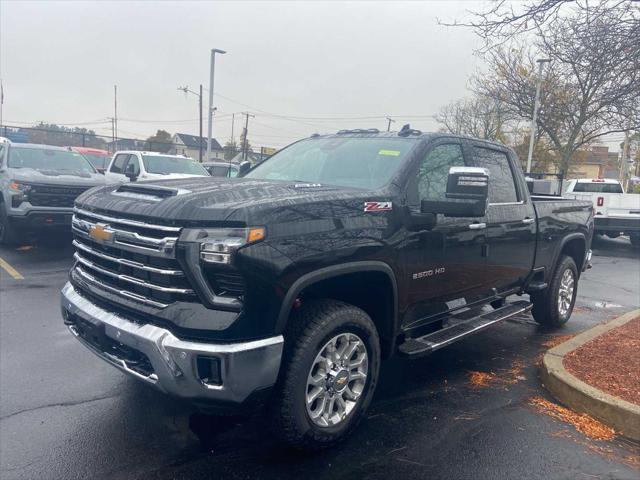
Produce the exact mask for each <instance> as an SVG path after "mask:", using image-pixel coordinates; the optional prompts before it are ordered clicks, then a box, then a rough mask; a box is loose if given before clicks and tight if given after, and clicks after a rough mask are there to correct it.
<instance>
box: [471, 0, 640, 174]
mask: <svg viewBox="0 0 640 480" xmlns="http://www.w3.org/2000/svg"><path fill="white" fill-rule="evenodd" d="M618 13H619V12H617V11H613V10H610V9H605V10H598V9H597V7H594V9H593V10H592V17H591V19H590V21H589V22H584V21H583V19H582V18H579V17H557V18H555V19H553V20H550V21H549V22H548V23H547V25H546V27H545V28H544V30H543V31H542V32H541V33H542V34H541V35H540V37H539V39H538V40H537V42H536V43H535V45H534V46H532V47H524V46H522V45H520V46H517V47H514V48H509V49H507V48H505V47H496V48H494V49H492V50H490V51H489V52H487V54H486V57H485V58H486V60H487V64H488V66H489V71H488V72H486V73H483V74H478V75H476V76H475V77H474V78H473V79H472V88H473V89H474V91H475V92H476V93H478V94H480V95H483V96H485V97H487V98H490V99H493V100H495V101H499V102H500V103H501V105H502V107H503V108H504V109H505V110H506V112H507V114H510V115H514V116H519V117H521V118H530V117H531V114H532V112H533V103H534V96H535V83H536V80H537V79H536V69H535V58H536V57H537V56H545V57H548V58H549V59H551V63H550V64H549V67H548V68H547V70H546V73H545V75H544V78H543V83H542V95H541V108H540V111H539V115H538V127H539V129H540V130H541V131H542V132H543V133H544V134H546V135H547V136H548V138H549V140H550V141H551V143H552V145H553V146H554V148H555V149H556V151H557V152H558V155H559V157H560V166H561V168H562V169H563V170H565V171H568V166H569V161H570V159H571V157H572V155H573V154H574V152H576V150H578V149H580V148H583V147H585V146H586V145H588V144H589V143H591V142H593V141H595V140H597V139H599V138H601V137H602V136H604V135H607V134H610V133H615V132H624V131H627V130H635V129H638V127H640V114H639V112H640V95H639V94H638V92H640V21H639V20H638V18H639V16H638V12H637V11H636V12H634V13H633V14H630V16H629V17H626V18H625V20H624V21H621V19H620V17H619V15H618ZM512 44H513V42H512Z"/></svg>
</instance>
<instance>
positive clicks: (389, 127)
mask: <svg viewBox="0 0 640 480" xmlns="http://www.w3.org/2000/svg"><path fill="white" fill-rule="evenodd" d="M387 120H388V121H389V122H388V123H387V132H390V131H391V124H392V123H396V121H395V120H394V119H392V118H389V117H387Z"/></svg>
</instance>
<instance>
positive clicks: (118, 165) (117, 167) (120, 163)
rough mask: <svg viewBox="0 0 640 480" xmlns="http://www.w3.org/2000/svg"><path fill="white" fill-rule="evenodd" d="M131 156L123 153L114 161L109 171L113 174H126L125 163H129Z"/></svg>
mask: <svg viewBox="0 0 640 480" xmlns="http://www.w3.org/2000/svg"><path fill="white" fill-rule="evenodd" d="M128 157H129V155H127V154H125V153H121V154H119V155H116V159H115V160H114V161H113V165H111V169H110V170H109V171H110V172H112V173H124V163H125V162H126V161H127V158H128Z"/></svg>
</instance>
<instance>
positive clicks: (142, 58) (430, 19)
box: [0, 1, 481, 147]
mask: <svg viewBox="0 0 640 480" xmlns="http://www.w3.org/2000/svg"><path fill="white" fill-rule="evenodd" d="M0 4H1V6H0V14H1V18H0V40H1V45H0V53H1V59H0V63H1V65H0V68H1V70H0V76H1V77H2V80H3V84H4V91H5V101H4V106H3V107H4V123H6V124H12V123H13V124H18V122H29V123H31V122H37V121H40V120H42V121H46V122H51V123H65V124H73V125H79V126H86V127H87V128H92V129H94V130H96V132H98V133H101V134H105V135H111V127H110V123H108V121H107V120H106V118H107V117H110V116H112V115H113V85H114V84H117V85H118V116H119V118H120V120H119V136H120V137H146V136H148V135H149V134H152V133H154V132H155V130H156V129H157V128H164V129H166V130H168V131H170V132H171V133H175V132H182V133H192V134H197V133H198V121H197V118H198V110H197V99H196V98H195V97H193V96H189V97H186V98H185V95H184V94H183V93H181V92H178V90H177V87H178V86H182V85H188V86H189V87H190V88H192V89H194V90H197V87H198V84H200V83H202V84H203V85H204V87H205V88H208V82H209V51H210V49H211V48H213V47H215V48H220V49H224V50H227V51H228V54H227V55H223V56H220V57H217V60H216V76H215V92H216V94H217V96H216V98H215V101H214V105H215V106H216V107H217V108H218V110H217V112H216V117H217V118H216V120H215V121H214V137H216V138H217V139H218V140H219V141H221V143H223V142H225V141H226V140H227V139H228V138H229V136H230V135H231V123H232V122H231V114H232V113H234V112H235V113H236V124H235V125H236V129H235V134H236V137H238V136H239V133H240V131H241V123H242V122H243V119H241V118H240V115H239V112H244V111H249V112H251V113H253V114H254V115H255V118H252V119H250V122H249V140H250V141H251V142H252V144H254V145H256V146H275V147H280V146H283V145H286V144H287V143H289V142H291V141H293V140H295V139H298V138H300V137H302V136H306V135H309V134H311V133H314V132H330V131H335V130H336V129H339V128H349V127H350V128H355V127H377V128H380V129H384V128H386V120H384V118H356V119H353V118H352V117H383V116H385V115H391V116H392V117H394V118H396V119H397V122H398V123H397V124H396V126H401V125H402V124H403V123H407V122H410V123H411V125H412V126H413V127H415V128H420V129H423V130H434V129H436V128H437V124H436V123H435V122H434V121H433V119H431V118H430V117H429V115H433V114H434V113H436V112H437V111H438V110H439V108H440V107H441V106H442V105H443V104H445V103H448V102H449V101H452V100H455V99H458V98H460V97H463V96H465V95H467V89H466V86H467V79H468V77H469V75H470V74H471V73H472V72H473V71H474V70H475V69H476V68H477V67H478V66H480V65H481V61H480V60H479V59H478V58H475V57H474V56H473V49H474V47H476V46H477V45H478V40H477V38H476V37H475V36H474V35H473V34H472V33H471V32H469V31H467V30H465V29H462V28H447V27H443V26H439V25H438V24H437V18H441V19H448V20H452V19H454V18H461V17H462V16H464V15H465V11H466V10H468V9H474V8H476V7H477V6H478V5H479V3H478V2H452V1H432V2H407V3H401V2H388V3H387V2H381V1H380V2H370V3H368V2H352V3H337V2H295V3H294V2H268V1H265V2H240V1H236V2H193V3H187V2H171V1H165V2H153V3H152V2H139V3H132V2H97V1H96V2H53V1H42V2H27V1H22V2H12V1H0ZM205 95H207V94H206V92H205ZM206 100H207V99H206V98H205V111H206ZM283 116H284V117H303V118H288V119H285V118H282V117H283ZM345 118H347V119H345ZM88 122H102V123H93V124H88ZM21 124H22V123H20V125H21ZM204 132H205V136H206V113H205V126H204Z"/></svg>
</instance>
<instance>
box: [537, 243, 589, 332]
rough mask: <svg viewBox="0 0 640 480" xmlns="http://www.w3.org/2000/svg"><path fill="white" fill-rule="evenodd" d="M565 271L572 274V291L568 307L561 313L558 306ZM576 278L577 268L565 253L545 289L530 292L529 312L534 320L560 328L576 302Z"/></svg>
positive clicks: (549, 326) (548, 326)
mask: <svg viewBox="0 0 640 480" xmlns="http://www.w3.org/2000/svg"><path fill="white" fill-rule="evenodd" d="M567 271H570V272H571V275H572V276H573V292H572V294H571V299H570V300H569V302H568V303H569V305H568V309H566V311H564V312H563V313H561V311H562V310H564V309H561V308H560V307H559V302H561V299H560V289H561V286H562V285H561V283H562V280H563V277H564V275H565V272H567ZM578 278H579V276H578V268H577V267H576V262H575V261H574V260H573V258H571V257H568V256H566V255H563V256H561V257H560V259H559V260H558V264H557V266H556V270H555V272H554V273H553V277H552V278H551V282H550V283H549V286H548V287H547V288H546V290H544V291H542V292H536V293H533V294H531V301H532V302H533V310H532V312H531V313H532V315H533V318H534V320H535V321H536V322H538V323H539V324H540V325H542V326H544V327H547V328H560V327H562V326H563V325H564V324H565V323H567V321H568V320H569V318H570V317H571V312H573V307H574V305H575V303H576V296H577V294H578ZM567 300H568V299H567Z"/></svg>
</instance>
